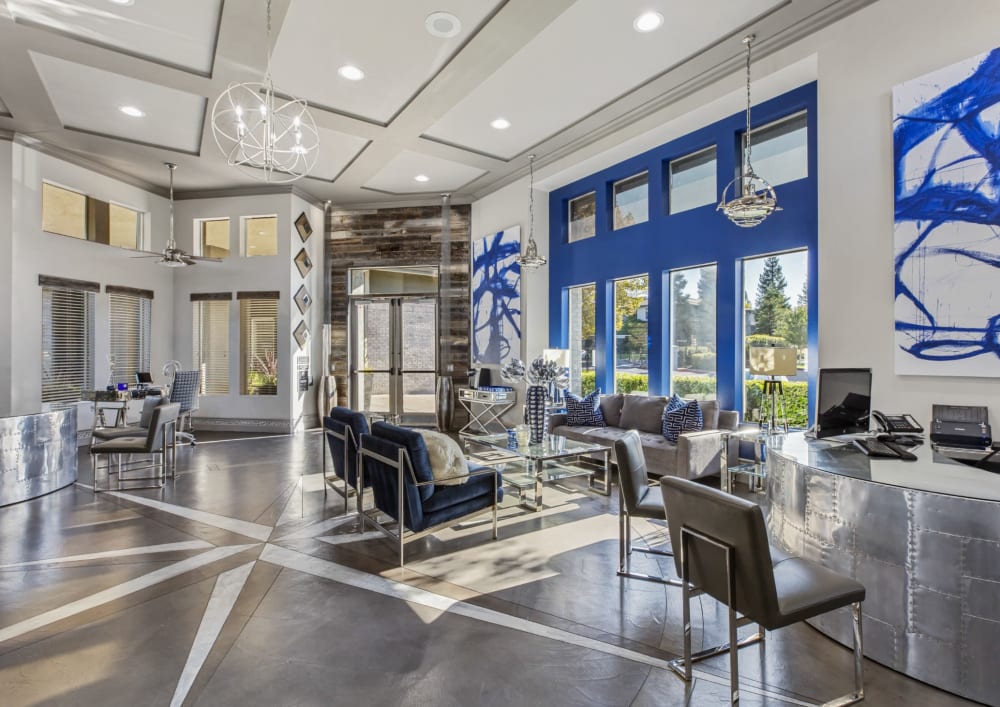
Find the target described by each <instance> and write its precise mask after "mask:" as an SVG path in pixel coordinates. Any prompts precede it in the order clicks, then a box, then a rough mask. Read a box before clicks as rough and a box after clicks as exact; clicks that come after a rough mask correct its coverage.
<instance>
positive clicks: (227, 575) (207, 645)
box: [170, 560, 257, 707]
mask: <svg viewBox="0 0 1000 707" xmlns="http://www.w3.org/2000/svg"><path fill="white" fill-rule="evenodd" d="M256 564H257V562H256V560H254V561H251V562H248V563H246V564H245V565H240V566H239V567H236V568H235V569H231V570H228V571H226V572H223V573H222V574H220V575H219V576H218V577H217V578H216V580H215V588H214V589H213V590H212V596H211V598H210V599H209V600H208V606H206V607H205V615H204V616H203V617H202V619H201V625H200V626H198V633H197V635H196V636H195V638H194V643H193V644H192V646H191V651H190V652H189V653H188V659H187V662H186V663H185V664H184V670H183V671H181V677H180V680H178V681H177V688H176V689H175V690H174V697H173V699H172V700H170V707H180V705H182V704H183V703H184V699H185V698H186V697H187V695H188V693H189V692H190V691H191V686H192V685H194V680H195V678H196V677H198V673H199V672H200V671H201V669H202V667H203V666H204V665H205V661H206V660H207V659H208V654H209V653H210V652H211V651H212V647H213V646H214V645H215V641H216V639H217V638H218V637H219V633H220V632H221V631H222V627H223V626H224V625H225V623H226V619H228V618H229V614H230V612H232V610H233V606H235V605H236V600H237V599H238V598H239V596H240V592H242V591H243V586H244V585H245V584H246V582H247V577H249V576H250V571H251V570H252V569H253V568H254V565H256Z"/></svg>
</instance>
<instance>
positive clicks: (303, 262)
mask: <svg viewBox="0 0 1000 707" xmlns="http://www.w3.org/2000/svg"><path fill="white" fill-rule="evenodd" d="M295 267H296V268H298V269H299V275H301V276H302V277H305V276H306V275H308V274H309V271H310V270H312V269H313V263H312V260H311V259H310V258H309V254H308V253H307V252H306V249H305V248H300V249H299V253H298V255H296V256H295Z"/></svg>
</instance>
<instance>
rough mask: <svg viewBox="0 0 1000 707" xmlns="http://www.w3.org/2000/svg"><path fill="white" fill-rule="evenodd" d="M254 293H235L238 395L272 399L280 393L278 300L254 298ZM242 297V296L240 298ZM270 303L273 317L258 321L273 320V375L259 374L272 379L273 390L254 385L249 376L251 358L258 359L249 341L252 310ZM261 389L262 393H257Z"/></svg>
mask: <svg viewBox="0 0 1000 707" xmlns="http://www.w3.org/2000/svg"><path fill="white" fill-rule="evenodd" d="M253 294H254V293H237V299H238V300H239V303H240V395H243V396H260V397H274V396H277V395H278V394H279V391H280V376H281V369H280V365H281V364H280V361H281V356H280V350H279V349H280V342H279V339H278V317H279V316H280V312H279V311H278V298H277V297H254V296H253ZM241 295H242V296H241ZM265 302H266V303H270V304H271V306H273V307H274V315H273V317H268V316H261V317H259V318H260V319H263V320H266V319H273V322H274V324H273V327H274V329H273V331H274V335H273V341H274V351H273V355H274V373H273V374H271V373H267V372H260V371H256V372H257V373H260V375H261V376H272V375H273V377H274V384H273V390H271V385H269V384H268V385H255V384H251V382H250V374H251V373H252V372H255V371H253V369H254V367H255V364H254V363H253V362H252V361H251V358H258V359H259V356H258V355H256V354H254V353H253V351H251V348H250V345H251V343H252V342H251V339H252V338H253V337H254V334H255V332H254V331H253V328H252V326H253V325H252V322H253V319H254V317H253V313H252V308H253V307H255V306H263V305H261V304H260V303H265ZM264 314H265V315H269V314H271V313H270V312H266V313H264ZM259 360H260V359H259ZM264 363H265V364H270V362H269V361H264ZM261 389H263V390H264V392H259V391H260V390H261Z"/></svg>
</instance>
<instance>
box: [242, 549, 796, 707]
mask: <svg viewBox="0 0 1000 707" xmlns="http://www.w3.org/2000/svg"><path fill="white" fill-rule="evenodd" d="M260 559H261V560H263V561H265V562H271V563H273V564H276V565H279V566H281V567H287V568H288V569H293V570H296V571H298V572H305V573H306V574H311V575H315V576H317V577H323V578H324V579H330V580H332V581H334V582H339V583H340V584H346V585H348V586H352V587H356V588H358V589H365V590H368V591H371V592H376V593H377V594H382V595H384V596H388V597H393V598H395V599H401V600H402V601H406V602H410V603H413V604H419V605H421V606H426V607H429V608H432V609H437V610H439V611H441V612H447V613H450V614H455V615H458V616H464V617H466V618H470V619H475V620H478V621H485V622H487V623H491V624H494V625H496V626H503V627H505V628H509V629H513V630H515V631H523V632H525V633H529V634H532V635H535V636H540V637H542V638H548V639H551V640H554V641H560V642H562V643H568V644H571V645H574V646H579V647H581V648H587V649H589V650H595V651H599V652H601V653H605V654H608V655H614V656H617V657H619V658H624V659H626V660H631V661H633V662H636V663H641V664H643V665H648V666H650V667H653V668H658V669H660V670H666V671H668V672H670V673H671V674H673V672H672V671H670V667H669V665H668V663H667V661H666V660H663V659H662V658H654V657H653V656H649V655H646V654H644V653H639V652H638V651H632V650H629V649H627V648H621V647H619V646H613V645H611V644H609V643H604V642H603V641H598V640H596V639H593V638H587V637H585V636H579V635H577V634H575V633H570V632H569V631H563V630H562V629H558V628H553V627H551V626H546V625H544V624H539V623H536V622H534V621H528V620H527V619H522V618H518V617H516V616H510V615H509V614H504V613H502V612H499V611H494V610H492V609H485V608H483V607H480V606H475V605H474V604H468V603H466V602H463V601H459V600H457V599H451V598H450V597H446V596H442V595H440V594H434V593H433V592H429V591H427V590H425V589H420V588H418V587H412V586H410V585H408V584H404V583H401V582H395V581H393V580H391V579H387V578H385V577H380V576H378V575H372V574H367V573H365V572H361V571H359V570H355V569H352V568H350V567H345V566H344V565H340V564H337V563H336V562H330V561H329V560H323V559H320V558H318V557H313V556H311V555H306V554H304V553H301V552H297V551H295V550H288V549H286V548H283V547H278V546H276V545H271V544H267V545H265V546H264V550H263V551H262V552H261V555H260ZM692 673H693V675H694V677H695V678H698V679H699V680H704V681H705V682H709V683H713V684H716V685H722V686H724V687H727V688H728V686H729V680H728V679H727V678H721V677H718V676H717V675H712V674H711V673H706V672H704V671H701V670H694V671H692ZM678 679H679V678H678ZM740 691H741V692H745V693H749V694H754V695H759V696H764V697H768V698H771V699H776V700H781V701H783V702H787V703H788V704H793V705H801V706H802V707H813V706H814V705H815V703H813V702H804V701H802V700H798V699H796V698H793V697H788V696H787V695H782V694H779V693H775V692H770V691H768V690H762V689H760V688H757V687H754V686H753V685H748V684H745V683H740Z"/></svg>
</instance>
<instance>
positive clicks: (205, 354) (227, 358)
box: [191, 295, 232, 396]
mask: <svg viewBox="0 0 1000 707" xmlns="http://www.w3.org/2000/svg"><path fill="white" fill-rule="evenodd" d="M231 302H232V295H230V296H229V297H228V298H221V297H212V298H207V297H206V298H204V299H194V300H192V301H191V359H192V363H193V364H194V366H195V368H197V369H198V370H199V371H201V374H202V375H201V380H200V383H199V393H198V394H199V395H203V396H225V395H229V394H230V392H231V391H232V385H231V381H230V371H231V367H232V356H231V346H230V331H231V329H232V307H231ZM205 305H209V306H214V305H225V309H224V311H223V312H221V313H218V312H216V313H211V316H209V317H207V320H206V316H205V312H204V307H205ZM206 323H207V324H208V325H209V326H212V325H213V324H218V325H221V327H222V328H223V330H222V331H216V332H213V336H212V337H210V338H211V340H212V341H220V342H225V350H219V351H217V350H215V348H214V347H212V348H211V350H209V351H206V347H205V346H204V341H205V336H204V334H203V330H204V325H205V324H206ZM220 361H224V365H220ZM218 369H221V370H218ZM223 371H224V375H223ZM216 373H218V374H219V378H218V379H216V377H215V374H216Z"/></svg>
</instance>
